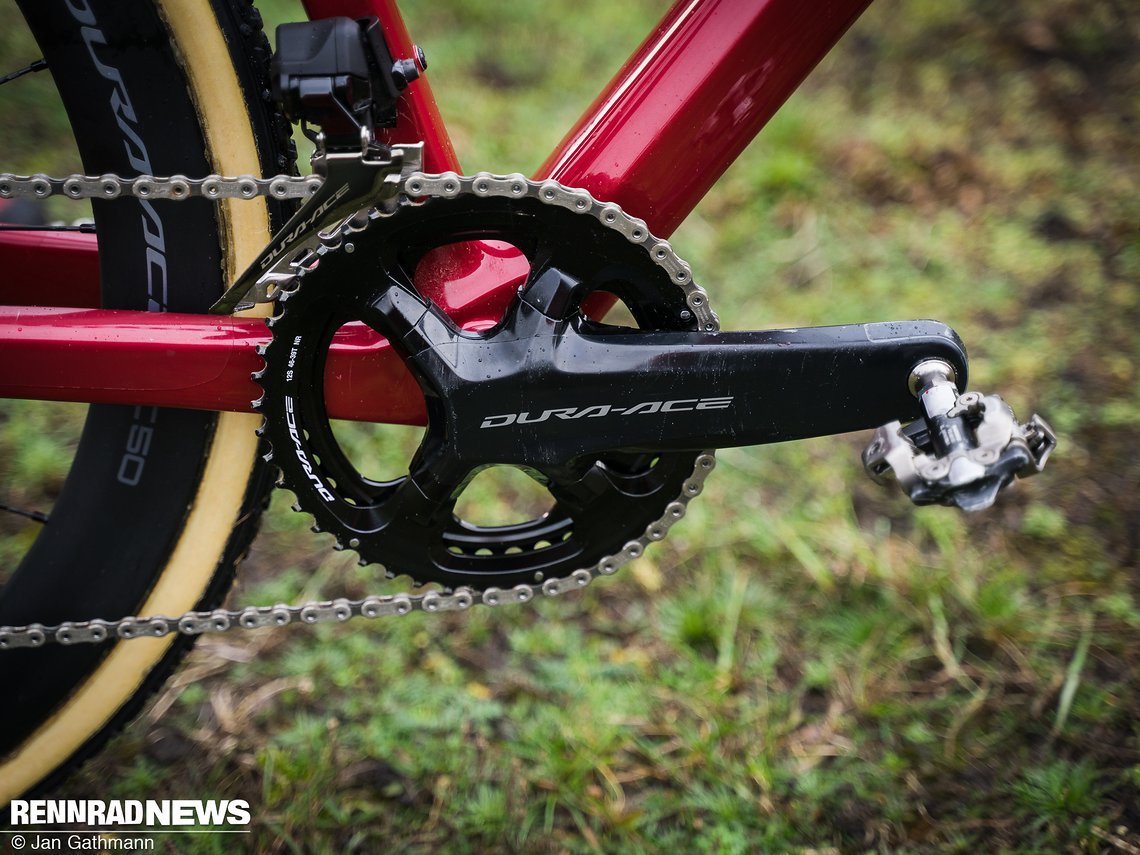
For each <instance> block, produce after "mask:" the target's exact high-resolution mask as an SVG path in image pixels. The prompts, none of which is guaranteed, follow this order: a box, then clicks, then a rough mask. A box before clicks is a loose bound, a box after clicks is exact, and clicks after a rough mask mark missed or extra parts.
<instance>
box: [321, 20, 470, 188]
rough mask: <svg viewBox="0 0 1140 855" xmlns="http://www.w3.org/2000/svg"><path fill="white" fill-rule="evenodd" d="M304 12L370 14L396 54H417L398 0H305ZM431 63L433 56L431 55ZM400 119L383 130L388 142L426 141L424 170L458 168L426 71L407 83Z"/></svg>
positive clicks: (402, 57)
mask: <svg viewBox="0 0 1140 855" xmlns="http://www.w3.org/2000/svg"><path fill="white" fill-rule="evenodd" d="M303 5H304V7H305V12H306V13H307V14H308V16H309V17H310V18H334V17H338V16H344V17H347V18H368V17H372V16H375V17H377V18H379V19H380V26H381V29H383V31H384V41H385V42H386V43H387V45H388V50H390V51H391V52H392V56H393V58H396V59H404V58H407V57H413V56H415V54H414V52H413V49H412V44H413V42H412V38H411V36H410V35H409V34H408V28H407V27H406V26H405V25H404V18H403V16H402V15H401V14H400V10H399V9H398V8H397V7H396V2H395V0H303ZM428 64H429V66H430V64H431V57H430V56H429V57H428ZM398 115H399V119H398V122H397V125H396V127H395V128H392V129H383V130H381V131H380V138H381V139H382V140H383V141H384V142H388V143H411V142H421V141H422V142H423V144H424V171H426V172H447V171H449V170H451V171H453V172H459V171H460V170H459V158H458V157H456V155H455V147H454V146H452V144H451V137H450V136H449V135H448V133H447V127H446V125H444V123H443V118H442V117H441V116H440V114H439V107H438V106H437V105H436V102H435V95H434V94H433V93H432V91H431V83H430V82H429V80H428V75H427V74H421V75H420V78H419V80H417V81H416V82H415V83H414V84H412V85H411V86H410V87H408V90H407V91H406V92H405V93H404V95H403V97H402V98H400V103H399V106H398Z"/></svg>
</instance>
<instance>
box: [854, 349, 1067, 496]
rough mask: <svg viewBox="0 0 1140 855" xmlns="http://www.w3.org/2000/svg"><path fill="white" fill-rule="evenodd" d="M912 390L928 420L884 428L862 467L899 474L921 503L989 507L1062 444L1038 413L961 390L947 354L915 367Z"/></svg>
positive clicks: (878, 474) (880, 476) (877, 475)
mask: <svg viewBox="0 0 1140 855" xmlns="http://www.w3.org/2000/svg"><path fill="white" fill-rule="evenodd" d="M910 388H911V392H912V393H914V394H915V396H916V397H918V398H919V400H920V401H921V402H922V410H923V416H922V418H920V419H917V420H915V421H913V422H911V423H910V424H908V425H906V426H905V427H904V426H903V425H902V424H901V423H900V422H898V421H893V422H890V423H888V424H885V425H883V426H882V427H880V428H878V429H877V430H876V431H875V434H874V437H873V438H872V440H871V442H870V443H869V444H868V446H867V448H866V450H865V451H864V452H863V466H864V468H865V469H866V470H867V473H868V474H869V475H870V476H871V477H872V478H873V479H874V480H875V481H877V482H878V483H881V484H885V483H887V481H888V480H889V475H890V474H891V473H892V472H893V474H894V476H895V478H897V479H898V482H899V485H900V486H901V487H902V488H903V490H904V491H905V492H906V494H907V495H908V496H909V497H910V499H911V501H913V502H914V503H915V504H918V505H931V504H941V505H955V506H957V507H958V508H960V509H962V510H964V511H980V510H984V509H985V508H988V507H990V506H991V505H992V504H993V503H994V500H995V499H996V498H997V494H998V493H999V492H1000V491H1001V490H1002V488H1004V487H1006V486H1008V485H1009V484H1010V483H1012V481H1013V479H1014V478H1015V477H1018V478H1027V477H1029V476H1030V475H1036V474H1037V473H1038V472H1040V471H1041V470H1042V469H1043V468H1044V466H1045V462H1046V460H1047V459H1048V458H1049V455H1050V454H1051V453H1052V451H1053V449H1054V448H1056V446H1057V437H1056V434H1055V433H1054V432H1053V429H1052V428H1051V427H1050V426H1049V424H1048V423H1047V422H1046V421H1045V420H1044V419H1042V418H1041V417H1040V416H1038V415H1036V414H1035V415H1033V416H1032V417H1031V418H1030V419H1029V421H1028V422H1026V423H1025V424H1021V423H1020V422H1018V421H1017V418H1016V416H1015V415H1014V413H1013V410H1012V408H1011V407H1010V406H1009V404H1007V403H1006V402H1005V401H1004V400H1003V399H1002V398H1001V397H1000V396H999V395H982V394H981V393H978V392H966V393H964V394H959V393H958V388H957V386H956V379H955V375H954V371H953V369H952V368H951V367H950V366H949V365H947V364H946V363H944V362H942V361H941V360H925V361H923V362H922V363H920V364H919V365H918V366H916V367H915V369H914V371H912V373H911V377H910Z"/></svg>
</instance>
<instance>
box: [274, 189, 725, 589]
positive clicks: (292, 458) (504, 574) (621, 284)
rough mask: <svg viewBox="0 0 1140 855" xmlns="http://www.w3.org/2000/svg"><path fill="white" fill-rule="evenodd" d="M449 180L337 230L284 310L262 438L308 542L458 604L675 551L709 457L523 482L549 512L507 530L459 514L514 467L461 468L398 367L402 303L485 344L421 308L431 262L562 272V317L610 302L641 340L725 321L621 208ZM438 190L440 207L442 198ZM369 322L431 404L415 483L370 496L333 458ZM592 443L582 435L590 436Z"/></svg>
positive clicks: (427, 381)
mask: <svg viewBox="0 0 1140 855" xmlns="http://www.w3.org/2000/svg"><path fill="white" fill-rule="evenodd" d="M444 179H445V180H444ZM444 179H440V180H436V181H435V184H434V185H433V184H432V181H433V177H431V176H412V177H411V178H409V179H408V180H407V182H406V189H407V190H408V191H409V192H410V193H412V194H415V195H416V196H417V197H419V198H418V200H417V201H412V200H410V199H407V198H405V199H404V201H403V203H402V204H401V205H399V206H398V207H397V208H396V210H395V211H394V212H387V211H385V212H381V211H375V210H374V211H372V212H371V213H370V215H369V220H370V223H368V224H366V223H365V222H364V219H363V216H362V215H361V216H358V217H357V219H356V221H355V222H354V223H350V224H346V225H345V226H343V227H342V229H341V233H339V234H336V235H334V236H333V238H332V239H331V240H330V241H329V242H328V245H327V246H326V247H324V248H323V249H322V251H321V252H320V253H319V259H318V260H317V263H316V264H315V265H314V264H311V263H310V264H309V265H308V266H307V267H308V269H306V270H305V271H304V274H303V275H302V276H300V277H298V280H297V284H296V286H295V287H294V288H293V289H291V290H289V291H286V292H285V293H283V294H282V295H281V297H280V300H279V309H278V314H277V315H276V317H274V318H273V319H272V321H271V326H272V328H273V339H272V341H271V343H270V344H269V345H268V346H267V347H266V349H265V352H264V356H265V360H266V366H265V368H264V370H263V371H260V372H258V373H257V374H255V375H254V376H255V379H257V380H258V382H259V383H260V384H261V386H262V388H263V390H264V396H263V398H262V399H261V401H260V403H259V409H260V410H261V412H262V414H263V415H264V417H265V422H264V424H263V426H262V434H263V435H264V436H265V437H266V438H267V439H268V440H269V442H270V444H271V446H272V450H273V455H274V456H273V460H274V463H275V464H276V465H277V466H278V467H279V468H280V471H281V483H282V484H283V485H284V486H286V487H288V488H289V489H291V490H292V491H293V492H294V493H295V494H296V496H297V505H296V506H295V509H296V510H303V511H306V512H308V513H310V514H312V516H313V517H314V518H315V521H316V525H315V526H314V530H317V531H326V532H330V533H332V534H333V535H334V536H335V537H336V541H337V547H338V548H341V549H344V548H348V549H353V550H355V551H356V552H357V553H358V554H359V556H360V560H361V563H362V564H372V563H380V564H383V565H384V566H385V568H386V569H387V570H388V572H389V575H395V574H406V575H409V576H411V577H412V578H413V580H415V581H416V582H417V583H425V582H437V583H440V584H442V585H443V586H444V587H445V588H449V589H452V588H457V587H460V586H467V587H471V588H474V589H477V590H484V589H487V588H488V587H495V588H505V587H509V586H513V585H518V584H535V583H542V582H543V581H544V580H549V579H555V578H561V577H566V576H569V575H571V574H572V573H574V572H575V571H577V570H580V569H582V568H590V569H593V568H595V567H597V566H599V563H602V564H604V563H605V562H606V561H607V560H609V556H612V555H616V554H618V553H619V552H621V550H622V549H623V547H627V546H628V545H629V544H630V542H632V541H637V539H638V538H644V537H645V536H646V533H647V532H650V535H649V537H650V539H659V538H657V537H655V536H654V535H653V534H652V532H653V531H656V530H660V536H664V530H665V528H667V526H661V525H660V520H662V519H664V518H666V517H667V516H668V514H667V509H669V508H671V507H673V503H676V501H677V500H678V499H680V500H681V501H682V502H683V501H687V499H688V498H691V496H692V495H695V493H694V492H693V487H692V483H693V482H692V474H693V472H694V468H695V461H696V460H697V458H698V456H697V455H694V454H693V453H692V452H673V453H662V454H659V455H658V454H647V453H634V452H614V453H607V454H604V455H599V456H596V457H589V458H586V459H583V458H582V457H580V456H579V457H575V456H574V455H573V454H572V453H569V452H568V453H567V455H566V457H565V459H557V460H553V459H551V460H546V461H545V462H544V464H543V465H540V466H528V467H526V468H525V469H524V471H526V472H527V474H529V475H531V477H533V478H534V479H535V480H536V481H537V482H538V483H540V484H541V485H542V486H543V487H544V488H545V489H546V490H547V491H548V492H549V493H550V496H551V497H552V501H553V507H552V508H551V509H550V510H549V511H548V512H547V513H545V514H543V515H541V516H538V517H535V518H533V519H529V520H527V521H525V522H521V523H517V524H514V525H504V526H485V525H476V524H474V523H472V522H469V521H467V520H465V519H461V518H460V517H459V516H457V515H456V513H455V505H456V500H457V498H458V497H459V495H460V494H461V493H462V492H463V490H464V489H465V487H466V486H467V485H468V483H469V482H470V480H471V479H472V477H473V476H474V475H475V474H476V473H477V472H478V471H480V470H481V469H482V468H484V467H487V466H495V465H501V464H504V463H508V464H509V463H510V462H511V461H504V460H498V459H486V460H473V459H472V457H471V454H470V452H468V453H467V454H466V456H464V457H463V459H462V460H459V459H458V458H457V455H456V454H454V453H453V451H454V444H455V442H456V439H455V437H454V436H452V435H449V433H454V425H451V426H450V431H449V429H448V428H449V426H448V425H447V424H446V423H445V420H444V419H443V418H442V417H440V416H439V407H437V406H433V395H434V396H436V397H438V391H437V388H436V386H435V384H433V383H432V382H431V378H430V377H425V376H424V372H423V370H422V368H421V369H418V370H417V369H416V368H414V366H412V365H411V362H410V360H409V358H408V357H409V354H408V353H406V352H402V347H401V345H400V344H399V342H401V341H402V340H403V339H404V338H405V336H406V335H407V333H408V328H407V327H404V326H400V325H399V324H396V323H394V322H393V320H392V318H393V313H392V311H391V305H392V304H393V302H394V301H395V302H399V300H403V301H404V302H405V303H407V302H408V301H412V302H413V304H414V306H418V307H419V311H420V312H421V313H422V312H427V313H430V314H431V315H432V317H434V318H435V319H436V322H437V325H439V326H450V327H451V329H450V331H449V333H448V334H450V335H453V336H456V337H460V338H465V339H470V338H472V337H473V336H474V335H476V334H472V333H463V332H462V331H459V330H458V329H457V328H455V327H454V325H453V324H452V323H451V321H450V319H448V318H447V317H446V316H445V315H444V314H443V313H442V312H441V311H440V310H439V309H438V308H436V307H434V306H433V305H432V304H430V302H428V301H427V300H424V299H423V298H422V296H420V294H419V292H418V291H417V289H416V286H415V278H416V270H417V266H418V265H419V263H420V261H421V260H422V259H423V258H424V257H425V255H427V254H428V253H429V252H431V251H433V250H436V249H437V248H439V247H442V246H445V245H449V244H454V243H458V242H463V241H471V240H496V241H505V242H507V243H510V244H512V245H514V246H515V247H517V248H518V249H519V250H520V251H521V252H522V253H523V255H524V256H525V257H526V259H527V260H528V262H529V263H530V267H531V270H530V274H529V276H528V278H527V282H526V284H524V285H523V286H522V287H521V288H520V289H519V292H520V294H524V293H526V292H527V291H528V289H530V288H531V286H533V285H534V283H535V282H536V281H537V280H539V279H540V278H542V277H543V275H544V274H547V275H548V274H549V273H550V272H551V271H556V272H557V274H558V275H559V276H560V277H563V278H564V279H565V280H566V281H573V282H575V283H577V287H575V289H574V294H573V304H572V305H570V306H568V307H567V308H566V309H565V310H564V313H568V314H571V315H574V316H575V317H579V316H581V314H582V309H581V306H582V303H583V301H585V300H586V299H587V298H588V297H589V296H590V295H591V294H594V293H596V292H599V291H601V292H607V293H609V294H612V295H615V296H616V297H617V298H618V299H619V300H620V301H621V302H622V303H624V304H625V306H626V307H628V309H629V311H630V312H631V314H632V315H633V318H634V319H635V321H636V322H637V324H638V327H639V328H640V329H643V330H694V329H705V330H711V329H715V328H716V316H715V315H714V314H712V312H711V309H710V308H709V307H708V301H707V295H705V293H704V292H703V291H702V290H701V289H700V288H698V287H697V286H695V285H693V284H692V281H691V275H690V274H689V272H688V267H687V266H686V265H684V263H683V262H680V260H679V259H677V257H676V255H675V254H674V253H673V252H672V249H671V248H670V247H669V246H668V244H667V243H666V242H664V241H660V240H657V239H655V238H653V237H652V235H650V234H649V232H648V229H646V228H645V224H644V223H642V222H641V221H638V220H634V219H632V218H630V217H628V216H627V215H625V214H624V213H622V212H621V210H620V209H619V208H617V207H616V206H613V205H603V204H600V203H598V202H596V201H594V200H593V199H592V198H591V197H590V196H589V194H587V193H585V192H583V191H573V190H566V188H562V187H561V186H560V185H556V184H554V182H544V183H543V184H535V183H533V182H528V181H526V180H525V179H523V178H522V177H521V176H511V177H508V178H505V179H501V178H495V177H493V176H475V178H473V179H472V178H459V177H458V176H452V177H451V178H447V177H444ZM433 186H436V187H438V188H439V193H440V195H439V196H436V197H433V196H431V195H430V192H429V191H430V190H431V188H432V187H433ZM488 188H490V189H488ZM349 240H350V241H351V245H352V251H350V252H349V251H345V247H346V245H347V243H348V241H349ZM519 305H520V300H519V298H517V297H516V299H515V301H514V303H513V304H512V307H511V308H509V309H508V310H507V313H506V315H505V316H504V319H503V320H502V321H501V322H500V324H499V325H498V326H497V327H496V328H494V329H491V330H487V331H486V332H484V333H480V334H477V335H478V336H481V337H483V338H484V339H485V340H487V339H491V338H493V337H494V336H495V335H496V334H501V333H502V328H503V327H504V326H505V325H507V324H508V323H509V320H510V318H512V317H513V314H512V313H515V312H516V310H517V309H518V307H519ZM385 306H387V307H388V311H384V310H383V307H385ZM357 321H362V322H364V323H366V324H368V325H369V326H371V327H372V328H373V329H374V330H375V331H376V332H377V333H379V334H380V335H382V336H384V337H385V338H387V339H388V340H389V342H392V343H394V344H396V350H397V351H398V352H401V356H403V357H404V358H405V362H406V363H408V364H409V367H413V371H412V373H413V375H414V376H416V378H417V380H418V381H419V382H420V385H421V387H422V388H423V390H424V392H425V398H426V400H427V410H428V426H427V428H426V431H425V433H424V438H423V441H422V442H421V444H420V447H419V449H418V450H417V452H416V453H415V455H414V456H413V457H412V459H411V461H410V462H409V467H408V469H409V473H408V475H406V476H404V477H400V478H396V479H393V480H387V481H377V480H372V479H370V478H368V477H366V476H365V475H364V474H362V473H361V472H360V471H359V469H358V468H357V467H356V466H355V465H354V463H353V462H352V461H351V460H350V459H349V456H348V455H347V454H346V452H345V450H344V449H343V448H342V447H341V445H340V444H339V443H338V442H337V438H336V436H335V435H334V432H333V429H332V426H331V425H330V421H329V416H328V412H327V409H326V406H325V399H324V377H325V367H326V359H327V356H328V352H329V346H330V343H331V342H332V339H333V336H334V334H335V333H336V332H337V331H338V330H339V329H341V328H342V327H343V326H344V325H345V324H348V323H351V322H357ZM517 351H518V349H517V348H515V352H516V353H517ZM487 370H488V371H493V370H494V366H492V365H488V366H487ZM489 376H490V375H489V374H488V377H489ZM479 394H480V384H479V382H478V380H472V381H471V382H470V383H469V384H468V385H465V386H463V395H464V397H467V396H468V395H470V396H471V397H473V398H476V399H477V398H478V396H479ZM589 429H590V427H589V424H588V423H583V424H582V427H581V430H584V431H588V430H589ZM707 462H708V464H709V465H711V457H710V458H708V459H707ZM687 491H688V494H686V492H687ZM697 491H699V488H697ZM602 572H606V571H605V570H603V571H602Z"/></svg>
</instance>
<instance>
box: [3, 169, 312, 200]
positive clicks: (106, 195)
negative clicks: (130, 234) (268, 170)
mask: <svg viewBox="0 0 1140 855" xmlns="http://www.w3.org/2000/svg"><path fill="white" fill-rule="evenodd" d="M322 181H323V179H322V178H321V177H320V176H319V175H275V176H273V177H272V178H255V177H254V176H252V175H239V176H237V177H236V178H227V177H225V176H223V175H207V176H206V177H205V178H187V177H186V176H185V175H172V176H170V177H168V178H156V177H155V176H153V175H139V176H136V177H134V178H123V177H121V176H119V175H69V176H67V177H66V178H52V177H51V176H48V175H13V174H12V173H10V172H4V173H0V199H15V198H20V197H23V198H31V199H46V198H48V197H49V196H66V197H68V198H69V199H117V198H119V197H120V196H134V197H136V198H138V199H174V200H182V199H194V198H203V199H256V198H257V197H259V196H269V197H271V198H274V199H307V198H308V197H309V196H312V195H313V194H314V193H316V192H317V190H318V189H319V188H320V186H321V183H322Z"/></svg>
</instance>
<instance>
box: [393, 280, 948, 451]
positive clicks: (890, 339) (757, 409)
mask: <svg viewBox="0 0 1140 855" xmlns="http://www.w3.org/2000/svg"><path fill="white" fill-rule="evenodd" d="M424 309H426V307H424ZM421 311H423V310H421ZM401 314H404V315H405V317H406V318H407V320H408V321H410V324H409V326H410V327H412V329H411V330H410V331H409V332H408V334H407V335H405V336H404V337H403V341H402V343H401V346H402V348H406V350H405V355H406V357H408V358H409V363H408V364H409V367H411V368H412V370H413V373H414V374H416V376H417V378H418V379H419V381H420V384H421V386H422V387H423V388H424V390H425V393H426V396H427V401H428V410H429V414H431V417H432V419H433V421H436V423H437V424H439V423H444V424H446V425H447V433H448V436H449V437H450V439H451V442H452V443H453V448H454V451H455V452H456V453H457V454H458V456H459V457H460V458H461V459H468V460H472V461H476V460H477V461H481V462H486V461H494V462H498V463H515V464H520V465H528V466H536V467H542V466H550V465H555V464H559V463H562V462H565V461H568V460H570V459H572V458H575V457H579V456H582V455H596V454H602V453H604V452H609V451H648V452H665V451H680V450H700V449H706V448H727V447H731V446H744V445H759V444H763V443H769V442H781V441H784V440H793V439H804V438H806V437H812V436H824V435H829V434H836V433H844V432H847V431H854V430H863V429H869V428H875V427H878V426H879V425H881V424H884V423H886V422H890V421H893V420H896V419H899V420H909V419H913V418H916V417H918V416H919V415H920V414H921V413H920V409H919V404H918V401H917V400H916V399H915V397H914V396H913V395H912V394H911V392H910V390H909V389H908V386H907V381H908V378H909V376H910V373H911V369H913V368H914V366H915V365H917V364H918V363H919V362H921V361H922V360H926V359H942V360H944V361H945V362H947V363H949V364H950V365H951V366H953V368H954V370H955V371H956V372H957V373H958V378H959V381H960V382H961V383H963V384H964V383H965V377H966V371H967V359H966V352H965V348H964V346H963V345H962V342H961V340H960V339H959V338H958V335H957V334H956V333H955V332H954V331H953V330H952V329H950V328H949V327H948V326H946V325H945V324H941V323H938V322H937V321H904V322H890V323H872V324H850V325H845V326H832V327H812V328H807V329H793V330H769V331H760V332H727V333H701V332H637V331H634V330H625V329H618V328H614V327H604V326H600V325H597V324H592V323H590V322H583V321H581V320H574V321H570V322H566V321H555V320H552V319H550V318H547V317H544V316H543V315H541V314H540V313H539V312H537V311H534V310H532V309H531V308H530V307H529V306H527V305H526V304H525V303H521V304H519V311H518V313H517V315H516V316H515V317H514V319H513V322H512V323H508V324H506V325H505V327H504V328H502V329H500V330H499V331H498V332H497V333H494V334H491V335H490V336H487V337H483V338H477V337H471V336H468V335H464V334H455V332H454V331H453V329H452V330H449V329H448V325H447V324H446V322H445V321H443V319H442V318H440V317H438V313H437V312H435V311H433V310H431V309H427V310H426V311H423V314H422V315H421V316H420V317H419V318H417V319H415V320H413V319H412V317H410V316H409V314H410V313H407V314H405V313H403V312H402V313H401Z"/></svg>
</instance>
